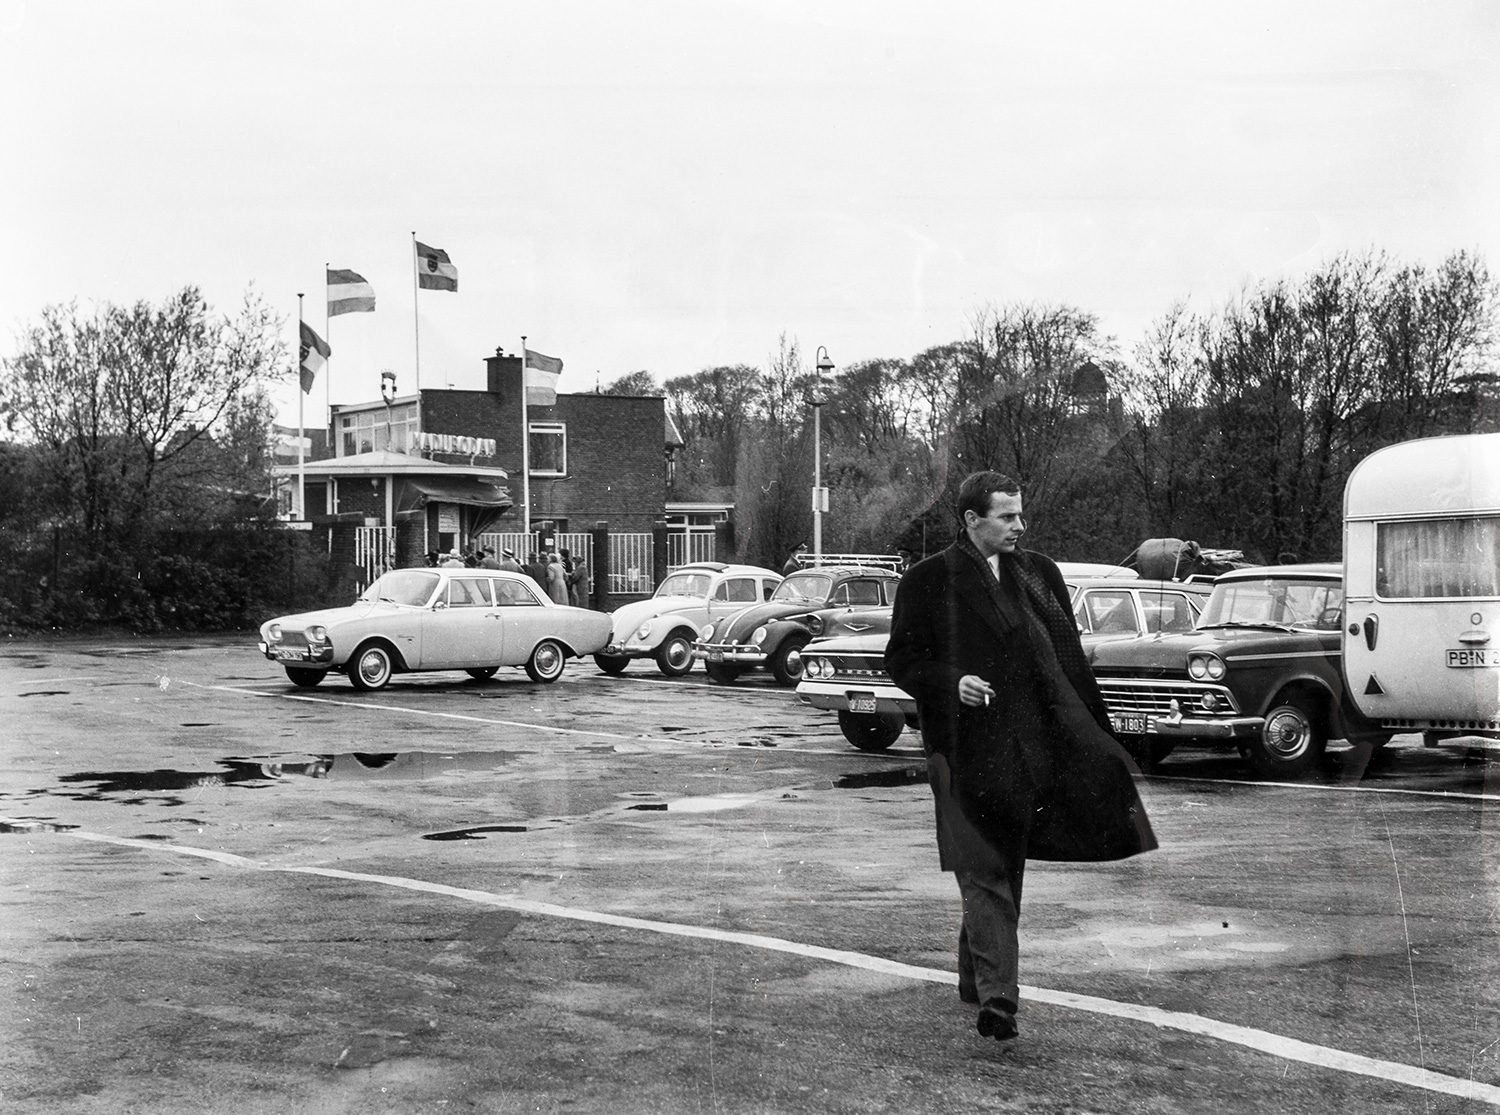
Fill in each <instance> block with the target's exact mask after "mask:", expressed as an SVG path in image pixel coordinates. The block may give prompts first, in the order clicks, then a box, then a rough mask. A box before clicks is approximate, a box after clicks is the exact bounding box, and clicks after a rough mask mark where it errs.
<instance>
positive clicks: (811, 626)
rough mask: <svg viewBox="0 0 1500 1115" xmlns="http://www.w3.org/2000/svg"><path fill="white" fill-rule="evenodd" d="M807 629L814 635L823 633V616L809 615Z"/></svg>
mask: <svg viewBox="0 0 1500 1115" xmlns="http://www.w3.org/2000/svg"><path fill="white" fill-rule="evenodd" d="M807 630H808V632H809V633H810V634H812V635H813V636H814V637H817V636H818V635H821V634H823V617H822V616H820V615H817V614H814V615H810V616H808V617H807Z"/></svg>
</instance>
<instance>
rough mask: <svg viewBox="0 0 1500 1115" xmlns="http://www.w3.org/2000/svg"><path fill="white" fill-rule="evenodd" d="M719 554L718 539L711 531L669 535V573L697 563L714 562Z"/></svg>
mask: <svg viewBox="0 0 1500 1115" xmlns="http://www.w3.org/2000/svg"><path fill="white" fill-rule="evenodd" d="M717 553H718V544H717V539H716V537H715V535H714V532H713V531H711V530H694V531H688V532H687V533H686V534H675V533H674V534H669V535H667V572H668V573H670V572H672V570H674V569H677V568H679V567H681V566H684V565H688V564H690V563H692V562H695V561H713V560H714V559H715V555H716V554H717Z"/></svg>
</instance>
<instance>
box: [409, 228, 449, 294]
mask: <svg viewBox="0 0 1500 1115" xmlns="http://www.w3.org/2000/svg"><path fill="white" fill-rule="evenodd" d="M416 243H417V286H418V287H420V288H421V289H422V290H453V291H456V290H458V268H457V267H454V266H453V261H452V260H450V259H449V258H448V253H447V252H445V251H443V249H442V248H429V247H428V246H427V245H426V244H424V243H422V242H421V241H420V240H418V241H417V242H416Z"/></svg>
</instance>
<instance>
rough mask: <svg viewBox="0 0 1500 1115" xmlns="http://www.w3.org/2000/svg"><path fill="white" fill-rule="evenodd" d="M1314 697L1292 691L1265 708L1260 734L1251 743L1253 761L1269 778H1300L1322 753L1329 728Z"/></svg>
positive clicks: (1251, 760)
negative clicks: (1290, 694) (1263, 724)
mask: <svg viewBox="0 0 1500 1115" xmlns="http://www.w3.org/2000/svg"><path fill="white" fill-rule="evenodd" d="M1325 725H1326V721H1325V718H1324V715H1323V710H1322V709H1321V708H1320V707H1319V706H1318V704H1317V703H1316V702H1315V701H1312V700H1310V699H1309V698H1307V697H1304V696H1301V695H1293V696H1290V697H1286V698H1284V699H1282V700H1280V701H1278V702H1277V703H1276V704H1275V705H1273V706H1272V707H1271V709H1270V710H1268V711H1267V712H1266V723H1265V726H1264V727H1262V728H1261V731H1260V735H1259V737H1257V738H1256V739H1254V740H1253V741H1251V743H1250V747H1249V756H1248V757H1249V759H1250V765H1251V766H1252V767H1254V768H1255V770H1256V773H1257V774H1260V775H1263V776H1264V777H1266V778H1298V777H1301V776H1302V775H1304V774H1306V773H1307V772H1308V771H1309V770H1311V769H1312V768H1313V766H1314V765H1316V764H1317V762H1318V760H1319V759H1321V758H1322V757H1323V752H1324V750H1325V749H1326V748H1327V747H1328V729H1327V727H1326V726H1325Z"/></svg>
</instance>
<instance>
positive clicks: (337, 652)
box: [260, 568, 610, 691]
mask: <svg viewBox="0 0 1500 1115" xmlns="http://www.w3.org/2000/svg"><path fill="white" fill-rule="evenodd" d="M609 632H610V618H609V616H607V615H605V614H604V613H603V612H593V611H590V610H588V609H587V608H573V607H569V606H568V605H566V604H554V603H553V602H552V601H551V600H549V599H548V598H547V594H546V593H544V592H541V591H540V590H539V589H538V588H537V585H536V582H535V581H533V580H532V579H531V578H530V577H526V576H523V575H522V574H519V573H507V572H504V571H501V570H493V569H459V568H453V569H444V568H439V569H397V570H393V571H392V572H390V573H387V574H385V575H384V576H382V577H381V578H380V579H379V580H377V581H376V582H375V583H374V584H372V585H371V586H370V587H369V588H367V589H366V590H365V591H364V592H363V593H362V594H361V595H360V597H359V599H358V600H357V601H355V603H353V604H351V605H349V606H348V607H345V608H326V609H323V610H322V611H316V612H303V613H301V614H300V615H294V616H280V617H278V618H276V619H273V620H270V621H268V622H266V623H263V624H261V628H260V637H261V641H260V650H261V653H262V654H264V655H265V656H266V657H267V658H269V659H270V660H271V661H272V662H279V663H280V664H281V666H282V667H283V668H284V669H285V670H286V676H287V677H288V678H289V679H291V682H292V684H293V685H300V686H304V687H310V686H314V685H317V684H318V683H319V682H320V681H322V680H323V679H324V678H325V677H327V676H328V675H329V674H330V673H342V674H346V675H347V676H348V678H349V681H350V683H351V684H353V686H354V687H355V688H356V689H363V690H367V691H368V690H375V689H381V688H384V686H385V684H386V683H387V682H388V681H390V680H391V675H393V674H397V673H405V672H415V671H418V670H463V671H465V672H466V673H468V674H469V675H470V676H471V677H475V678H480V679H484V678H489V677H492V676H494V674H495V671H496V670H498V669H499V668H500V667H501V666H522V667H524V668H525V670H526V673H527V674H528V675H529V676H530V677H531V679H532V680H533V681H543V682H550V681H556V680H557V679H558V678H559V677H561V676H562V672H563V666H564V665H565V664H566V663H567V660H568V659H569V658H578V657H580V656H582V655H585V654H596V653H598V652H599V651H600V650H602V649H604V646H605V644H606V643H607V642H608V641H609Z"/></svg>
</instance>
